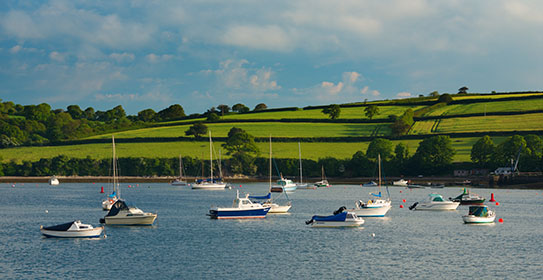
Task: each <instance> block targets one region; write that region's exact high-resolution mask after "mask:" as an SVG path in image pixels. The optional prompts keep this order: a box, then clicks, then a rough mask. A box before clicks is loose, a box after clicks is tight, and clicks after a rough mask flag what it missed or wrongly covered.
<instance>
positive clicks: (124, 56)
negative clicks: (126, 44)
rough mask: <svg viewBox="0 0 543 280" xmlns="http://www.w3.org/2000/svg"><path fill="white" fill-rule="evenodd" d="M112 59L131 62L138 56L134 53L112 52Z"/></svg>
mask: <svg viewBox="0 0 543 280" xmlns="http://www.w3.org/2000/svg"><path fill="white" fill-rule="evenodd" d="M109 57H110V58H111V59H114V60H115V61H117V62H119V63H121V62H131V61H133V60H134V58H135V57H136V56H135V55H134V54H133V53H127V52H124V53H112V54H110V55H109Z"/></svg>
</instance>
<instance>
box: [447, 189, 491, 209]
mask: <svg viewBox="0 0 543 280" xmlns="http://www.w3.org/2000/svg"><path fill="white" fill-rule="evenodd" d="M449 199H450V200H452V201H456V202H460V205H482V204H483V203H484V202H485V198H484V197H481V196H479V195H477V194H474V193H470V191H469V190H468V189H466V188H464V191H463V192H462V194H461V195H459V196H457V197H455V198H449Z"/></svg>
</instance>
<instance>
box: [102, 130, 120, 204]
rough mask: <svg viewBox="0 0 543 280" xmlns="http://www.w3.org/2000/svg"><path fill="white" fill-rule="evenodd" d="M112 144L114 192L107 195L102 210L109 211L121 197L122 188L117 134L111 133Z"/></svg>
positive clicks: (112, 182) (112, 181)
mask: <svg viewBox="0 0 543 280" xmlns="http://www.w3.org/2000/svg"><path fill="white" fill-rule="evenodd" d="M111 144H112V150H113V157H112V167H111V169H112V176H111V184H112V193H111V194H110V195H108V196H107V197H106V199H104V200H102V210H104V211H109V210H110V209H111V206H113V204H114V203H115V202H116V201H117V199H119V197H120V189H119V186H118V185H119V182H118V179H117V156H116V155H115V136H113V135H111Z"/></svg>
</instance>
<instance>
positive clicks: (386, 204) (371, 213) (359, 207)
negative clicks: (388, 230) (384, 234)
mask: <svg viewBox="0 0 543 280" xmlns="http://www.w3.org/2000/svg"><path fill="white" fill-rule="evenodd" d="M377 162H378V167H379V168H378V169H379V181H378V182H379V183H378V184H377V187H379V193H378V194H374V193H370V195H372V196H374V197H375V198H374V199H370V200H368V202H363V201H362V200H359V201H357V202H356V203H355V208H354V209H349V211H352V212H354V213H356V215H358V216H360V217H384V216H385V215H386V213H387V212H388V210H390V208H391V203H392V202H391V201H390V195H388V197H387V199H383V198H382V197H383V195H382V194H381V155H378V156H377ZM387 193H388V188H387Z"/></svg>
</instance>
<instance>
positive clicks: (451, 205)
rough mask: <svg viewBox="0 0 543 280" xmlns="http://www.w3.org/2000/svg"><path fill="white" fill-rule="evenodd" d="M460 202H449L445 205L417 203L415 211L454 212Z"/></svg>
mask: <svg viewBox="0 0 543 280" xmlns="http://www.w3.org/2000/svg"><path fill="white" fill-rule="evenodd" d="M458 205H460V202H452V201H451V202H449V201H446V202H445V203H419V204H418V205H417V206H416V207H415V210H419V211H421V210H423V211H454V210H456V208H458Z"/></svg>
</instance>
